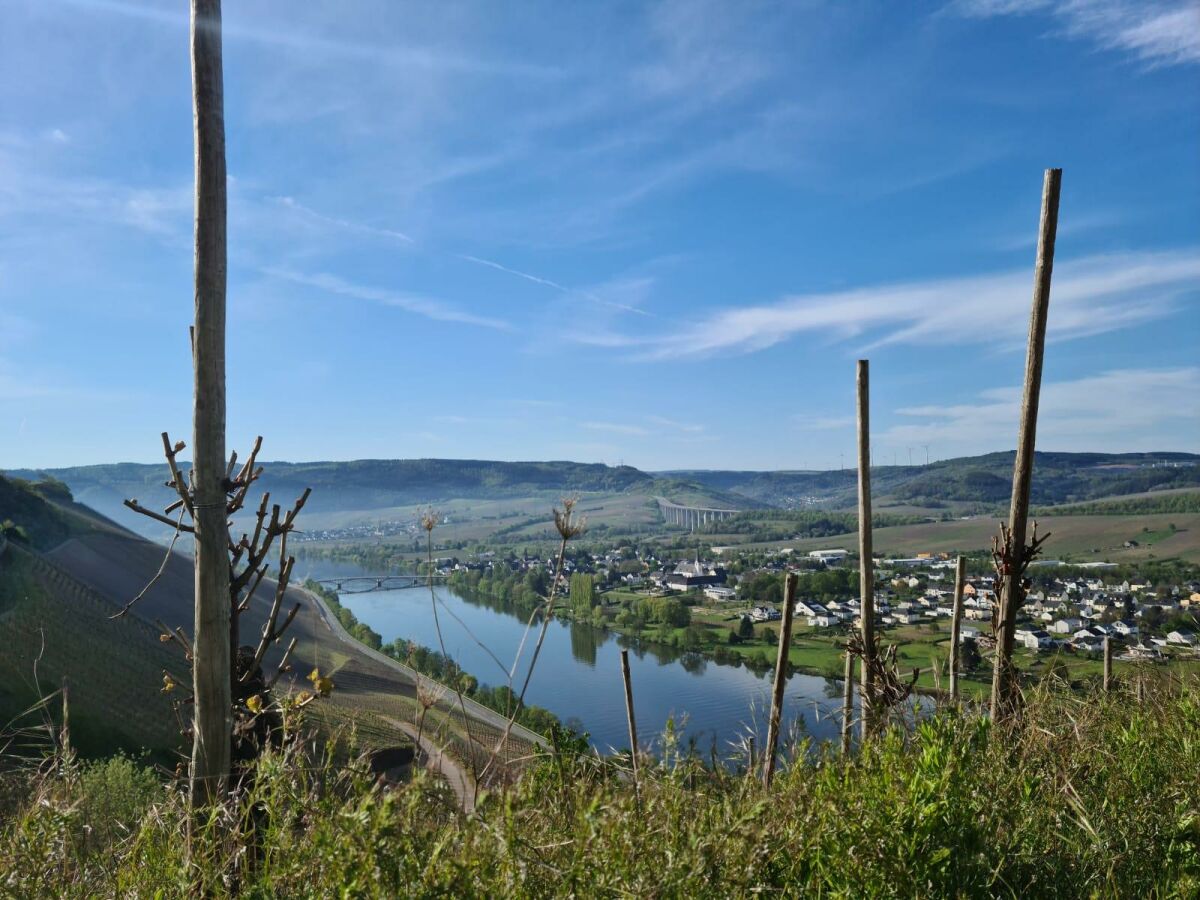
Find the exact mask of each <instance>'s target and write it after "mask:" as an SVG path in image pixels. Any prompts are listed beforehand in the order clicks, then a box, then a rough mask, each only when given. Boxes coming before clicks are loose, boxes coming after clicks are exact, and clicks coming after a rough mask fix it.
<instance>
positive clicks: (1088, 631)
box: [434, 544, 1200, 661]
mask: <svg viewBox="0 0 1200 900" xmlns="http://www.w3.org/2000/svg"><path fill="white" fill-rule="evenodd" d="M955 563H956V560H955V558H954V557H951V556H949V555H947V554H933V553H921V554H917V555H916V556H913V557H908V558H880V559H877V560H876V561H875V574H876V578H875V594H874V601H875V604H874V605H875V624H876V627H877V628H879V629H881V630H883V632H884V634H885V636H886V634H887V632H888V631H889V630H893V629H895V630H903V632H904V633H905V634H911V633H912V632H913V631H914V630H917V631H922V630H925V631H929V632H938V631H941V630H943V626H944V627H945V630H947V631H948V630H949V622H950V620H951V618H952V616H953V612H954V592H955V591H954V588H955V584H954V582H955ZM434 565H435V567H436V571H437V572H438V573H440V574H442V575H450V574H452V573H454V572H459V573H465V572H472V571H474V572H477V573H479V574H478V575H477V576H476V577H477V578H478V577H479V576H483V577H485V578H487V579H488V580H487V581H486V582H485V584H487V583H494V582H495V581H496V580H497V579H500V580H503V579H506V578H507V579H509V580H512V581H517V582H523V583H528V584H534V585H536V586H537V587H539V588H542V589H545V588H548V587H549V581H550V578H551V575H552V573H553V571H554V567H555V565H556V560H554V559H549V558H540V557H536V556H533V555H522V556H518V555H515V554H509V555H508V556H507V557H503V556H500V555H498V554H497V553H496V552H494V551H483V552H480V553H478V554H476V555H475V556H474V557H473V558H471V559H470V560H467V561H460V560H458V559H457V558H455V557H443V558H440V559H436V560H434ZM987 568H990V560H985V559H983V558H982V557H976V558H973V559H972V560H970V567H969V571H972V570H973V574H969V575H968V577H967V579H966V581H965V583H964V587H963V598H962V623H961V627H960V630H959V640H960V641H962V642H963V643H964V644H973V645H975V649H978V650H980V651H987V650H989V649H990V648H991V647H992V646H993V645H994V638H993V636H992V618H993V611H994V607H995V604H996V585H995V577H994V575H992V574H985V573H984V570H985V569H987ZM788 571H791V572H797V573H799V574H801V575H804V576H809V577H808V578H803V579H802V580H801V585H802V588H801V591H800V594H799V595H798V597H797V599H796V601H795V606H794V615H795V622H796V626H797V633H798V634H801V635H803V634H811V635H813V636H817V635H827V636H828V637H829V638H835V637H836V636H838V635H842V634H848V633H850V632H851V631H853V630H857V629H858V628H859V627H860V626H861V604H860V599H859V587H858V572H857V566H856V560H855V558H854V555H853V554H852V553H851V552H850V551H848V550H845V549H841V548H830V549H822V550H814V551H811V552H808V553H806V554H802V555H801V554H796V553H794V552H793V551H790V550H788V549H787V548H783V549H780V550H775V551H771V552H768V553H762V552H757V553H753V552H738V551H737V550H736V548H728V547H717V548H710V550H709V552H708V553H707V554H704V555H703V557H702V554H701V552H700V551H699V549H697V550H696V551H695V552H694V553H693V554H692V558H690V559H688V558H682V559H679V558H676V559H664V558H660V557H659V556H657V555H655V553H654V552H653V551H652V550H647V551H643V552H639V550H638V549H637V548H636V547H635V546H633V545H631V544H626V545H624V546H621V547H618V548H614V549H610V550H607V551H592V552H588V551H584V550H580V551H579V552H577V553H576V554H575V555H574V556H571V557H568V558H566V559H564V562H563V579H564V588H563V590H562V593H563V594H565V593H566V589H565V583H568V582H571V580H572V578H573V576H586V578H587V579H588V583H589V585H594V597H595V599H594V604H595V606H596V607H597V608H598V610H599V611H600V613H605V612H607V613H608V614H609V615H610V617H611V618H615V619H616V621H617V622H620V621H621V619H620V617H619V616H618V615H614V614H615V613H616V612H617V611H618V610H619V609H620V608H621V605H622V604H625V605H628V604H629V603H630V602H631V601H635V600H637V599H638V598H664V597H674V598H677V599H678V600H679V601H680V602H681V603H682V604H683V605H685V606H687V607H689V608H690V610H691V612H692V613H693V614H694V615H693V617H692V618H691V619H689V621H693V620H696V619H698V620H699V621H704V622H708V623H717V622H725V623H730V624H728V625H727V627H729V628H730V629H731V630H733V629H736V627H737V625H738V623H739V621H740V619H745V620H748V621H749V622H750V623H751V624H752V625H754V626H757V625H763V624H768V623H771V622H774V621H776V620H779V619H780V618H782V610H781V605H782V604H781V599H782V598H781V587H780V586H781V584H782V580H783V579H782V577H781V576H782V574H783V573H784V572H788ZM1118 573H1119V574H1118ZM1192 574H1194V573H1192ZM822 575H824V576H826V577H820V576H822ZM1030 575H1031V577H1030V582H1031V583H1030V588H1029V592H1028V595H1027V599H1026V603H1025V606H1024V608H1023V609H1022V611H1021V615H1020V616H1019V619H1018V623H1017V628H1016V630H1015V639H1016V644H1017V646H1018V647H1021V648H1023V649H1025V650H1027V651H1029V652H1031V653H1033V654H1050V653H1053V652H1056V651H1064V652H1067V653H1070V654H1077V655H1081V656H1083V657H1097V658H1098V657H1100V655H1101V654H1102V652H1103V647H1104V642H1105V641H1106V640H1107V641H1109V642H1110V644H1111V647H1112V652H1113V655H1114V657H1116V658H1118V659H1124V660H1127V661H1139V660H1140V661H1147V660H1149V661H1165V660H1167V659H1169V658H1180V659H1187V658H1192V657H1196V656H1197V655H1198V654H1197V645H1198V643H1200V639H1198V638H1197V633H1196V632H1197V629H1196V624H1195V623H1196V613H1197V611H1200V579H1191V580H1180V581H1179V582H1178V583H1172V584H1168V583H1163V582H1161V581H1157V582H1156V581H1152V580H1151V579H1150V578H1148V577H1140V576H1138V575H1136V574H1134V575H1130V574H1128V569H1124V568H1122V569H1118V567H1116V566H1114V565H1113V564H1110V563H1089V564H1082V565H1075V566H1066V565H1063V564H1061V563H1059V562H1057V561H1053V560H1051V561H1044V562H1042V563H1041V564H1040V565H1037V566H1035V567H1033V568H1032V569H1031V573H1030ZM813 576H817V577H813ZM1106 576H1107V577H1106ZM576 583H577V582H576ZM805 586H807V587H808V588H809V589H808V590H805ZM593 621H595V622H596V623H597V624H601V623H603V622H604V621H605V620H604V619H603V617H602V615H599V614H598V615H596V616H594V617H593Z"/></svg>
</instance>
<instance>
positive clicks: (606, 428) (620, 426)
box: [580, 422, 650, 437]
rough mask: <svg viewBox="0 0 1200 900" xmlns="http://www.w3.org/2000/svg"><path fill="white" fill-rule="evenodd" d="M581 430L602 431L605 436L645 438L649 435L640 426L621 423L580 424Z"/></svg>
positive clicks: (648, 432) (645, 429)
mask: <svg viewBox="0 0 1200 900" xmlns="http://www.w3.org/2000/svg"><path fill="white" fill-rule="evenodd" d="M580 427H581V428H586V429H587V430H588V431H602V432H605V433H607V434H623V435H627V436H629V437H645V436H646V435H648V434H650V430H649V429H648V428H643V427H642V426H641V425H627V424H625V423H622V422H581V423H580Z"/></svg>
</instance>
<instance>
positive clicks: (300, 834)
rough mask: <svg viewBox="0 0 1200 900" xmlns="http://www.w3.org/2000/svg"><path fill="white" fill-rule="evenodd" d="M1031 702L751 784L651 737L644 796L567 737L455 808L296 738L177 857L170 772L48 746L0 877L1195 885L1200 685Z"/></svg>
mask: <svg viewBox="0 0 1200 900" xmlns="http://www.w3.org/2000/svg"><path fill="white" fill-rule="evenodd" d="M1027 700H1028V703H1027V705H1026V707H1025V712H1024V714H1023V716H1022V717H1021V718H1020V720H1019V721H1017V722H1016V723H1014V724H1012V725H1011V726H1005V728H1004V730H1000V729H999V728H993V726H992V725H991V724H990V723H989V722H988V721H987V720H986V719H981V718H978V717H975V716H973V715H969V714H963V713H959V712H957V711H954V710H949V709H947V710H941V711H938V712H936V713H934V714H932V715H930V716H929V717H927V718H925V719H923V720H921V721H920V722H919V724H916V725H913V726H911V727H910V728H907V729H905V728H893V729H892V730H891V731H889V732H887V733H886V734H885V735H883V736H882V737H881V738H879V739H877V740H875V741H873V742H871V743H869V744H868V745H867V746H866V747H865V748H863V749H861V750H860V751H859V753H858V754H857V755H855V756H853V757H851V758H850V759H842V758H840V757H838V756H836V755H834V753H833V752H832V750H830V751H829V752H825V751H823V750H818V751H816V752H814V753H810V754H807V755H806V754H805V753H804V752H803V751H804V749H805V748H804V747H803V746H800V747H794V748H792V754H791V756H792V758H793V759H795V760H797V762H795V763H793V764H792V765H790V766H788V767H787V768H785V769H784V770H783V771H782V772H781V773H780V774H779V775H778V776H777V778H776V780H775V782H774V785H773V786H772V789H771V790H770V791H769V792H765V791H764V790H763V789H762V787H761V785H760V784H759V783H758V781H757V780H756V779H754V778H753V777H747V776H745V775H742V774H739V773H737V772H732V771H729V770H726V769H723V768H720V769H715V770H714V769H711V768H706V767H705V766H704V765H703V764H702V763H701V762H700V760H698V759H697V758H695V757H692V756H689V755H687V754H680V753H666V754H664V757H665V759H666V760H667V762H666V763H661V762H660V763H659V764H658V766H657V767H656V768H651V769H650V770H648V771H647V770H643V772H642V784H641V788H642V794H641V803H640V806H639V804H638V802H637V799H636V798H635V795H634V790H633V785H632V784H631V782H630V781H629V779H628V777H627V773H625V772H623V770H622V769H621V764H620V763H619V762H617V761H614V760H609V759H602V758H599V757H597V756H596V755H595V754H593V753H590V752H589V751H588V750H587V748H586V747H585V746H584V745H582V744H581V743H577V744H575V745H574V746H570V747H568V746H563V745H562V744H561V743H559V745H558V749H557V751H556V752H554V753H550V754H547V755H546V756H543V757H542V758H541V759H540V760H538V761H537V762H535V763H534V764H533V765H532V766H531V767H530V769H529V770H528V771H527V772H526V774H525V776H524V777H523V778H521V779H520V780H519V781H517V782H516V783H515V784H514V785H511V786H509V787H508V788H506V789H504V790H503V791H501V792H497V793H493V794H490V795H485V796H484V797H482V798H481V803H480V805H479V807H478V810H477V811H476V813H475V814H474V815H470V816H466V815H462V814H460V813H458V812H456V810H455V808H454V803H453V799H452V798H449V797H447V796H446V795H445V794H444V792H443V791H441V790H440V789H439V785H438V783H437V782H435V781H434V780H432V779H431V778H429V777H427V776H425V775H423V774H418V776H417V777H416V778H415V780H414V781H413V782H411V783H409V784H406V785H403V786H399V787H395V788H383V787H380V786H377V785H375V784H373V783H372V782H371V781H370V780H369V778H368V777H367V776H366V774H365V772H364V770H363V768H362V767H358V766H349V767H340V768H337V767H334V766H333V765H332V763H330V762H328V761H325V762H318V763H317V764H315V765H314V764H312V763H311V762H303V763H302V761H304V760H310V759H311V756H310V755H306V754H305V753H304V752H302V750H301V749H299V748H297V747H296V746H292V747H289V748H288V749H286V750H285V751H282V752H273V753H271V754H269V755H268V756H266V757H265V758H263V759H262V760H261V762H260V763H259V764H258V770H257V777H256V778H255V779H254V784H253V786H252V787H251V788H250V789H249V790H248V791H247V792H246V793H245V794H244V795H242V796H238V797H234V798H231V799H230V801H229V802H228V803H227V804H226V806H225V807H223V808H221V809H218V810H217V811H215V812H214V813H213V816H212V818H211V819H210V820H209V821H206V822H204V823H201V825H200V826H198V828H197V830H196V833H195V838H194V844H193V850H192V856H191V858H190V860H189V858H188V854H187V848H186V845H185V843H184V841H183V840H182V839H181V837H180V835H181V834H182V833H183V831H184V826H185V824H186V819H187V811H186V806H185V804H184V802H183V798H182V795H181V794H180V793H179V792H178V791H177V790H176V789H175V788H174V787H172V786H170V785H168V784H158V783H157V782H155V783H153V784H149V782H148V781H147V779H148V777H149V776H147V775H146V774H145V772H144V771H143V770H139V769H138V768H137V767H136V766H133V765H132V764H130V763H129V762H128V760H118V761H116V762H106V763H101V764H97V767H96V768H93V769H87V770H83V772H82V773H81V771H80V770H79V769H78V768H74V769H72V768H70V767H67V768H66V769H64V768H63V767H55V766H47V767H43V769H42V770H41V771H42V773H43V774H39V775H37V776H36V777H28V775H29V773H27V772H26V773H23V774H24V780H21V777H22V776H20V775H17V774H13V775H11V776H9V777H8V778H7V782H8V789H9V793H10V794H12V793H13V792H14V791H15V792H16V793H17V794H19V796H17V797H15V798H10V802H9V803H8V804H7V807H6V810H5V811H3V812H0V815H4V817H5V818H4V821H3V823H2V824H0V894H2V893H8V894H12V895H15V896H38V895H55V896H59V895H62V896H94V895H100V896H117V895H121V896H126V895H132V896H147V897H150V896H156V895H161V896H172V895H176V894H179V893H183V892H185V891H192V892H198V893H201V894H205V895H209V894H214V895H222V894H230V893H234V892H241V893H243V894H247V895H253V896H281V897H284V896H286V897H292V896H320V897H328V896H435V895H436V896H480V897H482V896H487V897H496V896H552V895H553V896H561V895H571V894H574V895H580V896H618V895H619V896H625V895H637V896H687V897H703V896H713V897H730V896H747V895H750V894H758V893H765V894H768V895H791V896H794V895H798V894H813V895H829V896H839V897H866V896H896V897H950V896H968V897H974V896H996V895H1000V896H1021V897H1026V896H1039V897H1043V896H1044V897H1093V896H1100V897H1104V896H1113V897H1116V896H1122V897H1126V896H1138V897H1141V896H1159V897H1194V896H1197V895H1198V894H1200V787H1198V786H1197V780H1196V774H1195V773H1196V772H1197V771H1200V684H1197V682H1196V681H1195V680H1193V679H1189V680H1186V681H1181V680H1173V681H1165V680H1164V681H1163V682H1161V683H1160V684H1158V685H1157V686H1156V688H1155V689H1154V690H1152V691H1150V692H1149V694H1148V696H1147V697H1146V699H1145V701H1144V702H1142V703H1136V702H1134V701H1133V699H1132V697H1131V696H1130V695H1129V694H1112V695H1104V694H1089V695H1087V696H1080V695H1077V694H1071V693H1068V692H1065V691H1062V690H1059V689H1055V688H1053V687H1051V686H1048V685H1046V686H1042V687H1040V688H1038V689H1036V691H1035V692H1034V693H1033V694H1032V695H1031V696H1029V697H1028V698H1027ZM14 785H19V787H18V788H14ZM114 798H115V799H114ZM159 892H161V893H159Z"/></svg>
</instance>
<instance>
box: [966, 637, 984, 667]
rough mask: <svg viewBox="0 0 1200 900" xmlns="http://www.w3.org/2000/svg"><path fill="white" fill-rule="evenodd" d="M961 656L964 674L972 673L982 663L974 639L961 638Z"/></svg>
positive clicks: (977, 645)
mask: <svg viewBox="0 0 1200 900" xmlns="http://www.w3.org/2000/svg"><path fill="white" fill-rule="evenodd" d="M961 656H962V669H963V671H964V672H974V671H975V670H976V669H978V668H979V666H980V665H981V664H982V663H983V657H982V655H980V653H979V644H978V642H977V641H976V640H975V638H963V642H962V654H961Z"/></svg>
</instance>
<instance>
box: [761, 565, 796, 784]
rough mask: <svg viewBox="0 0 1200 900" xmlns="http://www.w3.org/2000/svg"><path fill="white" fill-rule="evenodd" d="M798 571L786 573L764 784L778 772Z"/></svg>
mask: <svg viewBox="0 0 1200 900" xmlns="http://www.w3.org/2000/svg"><path fill="white" fill-rule="evenodd" d="M796 580H797V579H796V575H795V573H794V572H788V573H787V574H786V575H784V577H783V621H782V622H780V626H781V627H780V629H779V652H778V654H777V655H776V657H775V684H774V687H773V689H772V691H771V718H770V719H769V720H768V722H767V748H766V753H765V754H764V755H763V776H762V777H763V787H766V788H769V787H770V786H771V778H772V777H773V776H774V774H775V753H776V750H777V748H778V746H779V725H780V722H781V721H782V718H783V688H784V686H785V685H786V684H787V670H788V650H789V649H790V648H791V646H792V617H793V614H794V613H795V609H796Z"/></svg>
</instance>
